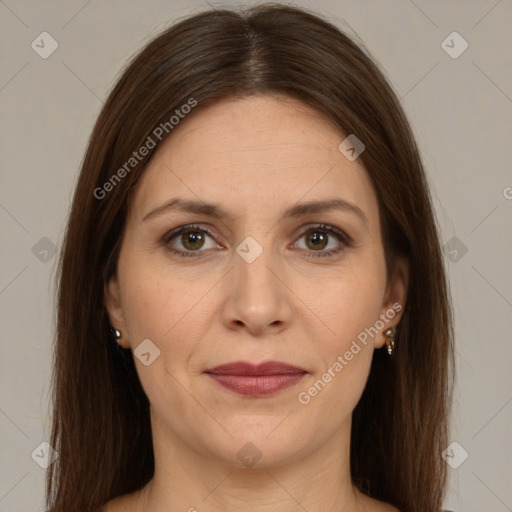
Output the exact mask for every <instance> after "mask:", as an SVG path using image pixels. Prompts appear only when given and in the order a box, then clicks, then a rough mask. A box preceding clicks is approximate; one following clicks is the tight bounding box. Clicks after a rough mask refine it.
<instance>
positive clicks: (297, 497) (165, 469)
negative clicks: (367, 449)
mask: <svg viewBox="0 0 512 512" xmlns="http://www.w3.org/2000/svg"><path fill="white" fill-rule="evenodd" d="M350 422H351V419H350V418H349V419H348V421H347V422H346V424H344V425H342V427H341V428H340V429H339V430H338V431H337V432H336V434H335V435H334V436H333V437H332V439H330V440H328V442H326V443H324V444H322V446H320V447H317V448H316V449H312V450H310V451H309V452H308V453H305V454H303V456H301V457H297V456H294V457H293V460H289V461H288V462H284V463H283V462H282V461H280V463H279V464H277V463H276V464H270V463H267V464H266V465H264V464H262V463H263V461H264V457H263V458H262V460H261V463H259V464H257V465H256V466H254V467H244V468H240V467H235V466H234V465H231V464H229V461H222V460H219V459H218V458H215V457H212V456H207V455H208V454H205V453H204V452H201V453H200V452H198V451H196V450H194V449H193V448H192V447H190V446H189V445H187V444H186V443H185V442H183V440H182V439H178V438H176V437H174V438H171V439H169V432H168V431H167V432H165V435H164V429H160V428H159V426H158V424H155V423H154V424H153V446H154V453H155V473H154V476H153V478H152V480H151V481H150V482H149V483H148V485H147V486H146V487H144V488H143V489H142V490H141V491H140V492H139V493H138V496H137V500H138V501H137V505H136V507H135V508H134V510H137V511H140V512H142V511H143V512H149V511H151V512H164V511H165V512H168V511H170V510H172V511H175V510H176V511H187V512H201V511H202V510H205V509H208V511H209V512H225V511H226V510H251V511H252V512H276V511H279V512H297V510H299V509H302V510H307V511H308V512H320V511H322V512H326V511H341V510H343V511H349V510H350V511H354V512H365V511H366V508H365V501H366V498H365V496H364V495H363V494H362V493H360V492H359V491H358V490H357V489H356V488H355V487H354V486H353V484H352V482H351V478H350V424H351V423H350ZM311 444H312V445H314V440H312V443H311Z"/></svg>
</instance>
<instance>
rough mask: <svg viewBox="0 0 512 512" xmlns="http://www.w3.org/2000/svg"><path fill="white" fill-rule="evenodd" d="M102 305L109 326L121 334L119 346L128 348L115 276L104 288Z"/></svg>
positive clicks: (126, 332)
mask: <svg viewBox="0 0 512 512" xmlns="http://www.w3.org/2000/svg"><path fill="white" fill-rule="evenodd" d="M103 302H104V305H105V309H106V310H107V314H108V317H109V320H110V325H111V326H112V327H113V328H114V329H117V330H118V331H120V332H121V339H120V340H119V344H120V345H121V346H122V347H123V348H129V346H130V345H129V343H128V331H127V329H126V323H125V321H124V313H123V309H122V307H121V293H120V289H119V282H118V279H117V276H115V275H113V276H112V277H111V278H110V279H109V281H108V283H106V284H105V288H104V301H103Z"/></svg>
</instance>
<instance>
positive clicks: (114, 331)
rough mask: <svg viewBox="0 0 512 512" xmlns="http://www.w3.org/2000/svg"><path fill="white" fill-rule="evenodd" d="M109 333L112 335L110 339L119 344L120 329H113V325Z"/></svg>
mask: <svg viewBox="0 0 512 512" xmlns="http://www.w3.org/2000/svg"><path fill="white" fill-rule="evenodd" d="M110 335H111V336H112V339H113V340H114V341H115V342H116V343H117V344H118V345H119V346H121V343H119V340H120V339H121V331H118V330H117V329H114V328H113V327H111V328H110Z"/></svg>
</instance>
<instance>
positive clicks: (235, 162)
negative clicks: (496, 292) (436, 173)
mask: <svg viewBox="0 0 512 512" xmlns="http://www.w3.org/2000/svg"><path fill="white" fill-rule="evenodd" d="M451 315H452V313H451V308H450V305H449V297H448V292H447V282H446V275H445V270H444V266H443V261H442V257H441V251H440V244H439V237H438V232H437V228H436V223H435V217H434V213H433V208H432V205H431V201H430V195H429V191H428V184H427V180H426V177H425V174H424V170H423V167H422V163H421V160H420V156H419V153H418V149H417V147H416V144H415V141H414V139H413V136H412V134H411V129H410V127H409V125H408V122H407V120H406V118H405V116H404V113H403V111H402V109H401V107H400V105H399V102H398V100H397V98H396V96H395V94H394V93H393V92H392V90H391V88H390V86H389V85H388V83H387V82H386V80H385V78H384V77H383V75H382V73H381V72H380V71H379V69H378V68H377V66H376V65H375V64H374V63H373V62H372V60H371V59H370V58H369V57H368V56H367V54H366V53H365V52H364V51H363V50H361V49H360V48H359V47H358V46H357V45H356V44H355V43H354V42H353V41H352V40H351V39H349V38H348V37H347V36H346V35H344V34H343V33H341V32H340V31H339V29H337V28H336V27H334V26H333V25H331V24H330V23H328V22H327V21H325V20H322V19H321V18H319V17H317V16H316V15H314V14H312V13H309V12H306V11H304V10H299V9H297V8H291V7H285V6H279V5H261V6H259V7H255V8H252V9H250V10H249V11H248V12H245V13H243V14H239V13H237V12H233V11H229V10H212V11H208V12H204V13H201V14H198V15H195V16H192V17H190V18H188V19H185V20H183V21H181V22H179V23H177V24H176V25H174V26H173V27H171V28H170V29H168V30H166V31H165V32H164V33H162V34H161V35H159V36H158V37H156V38H155V39H154V40H153V41H151V42H150V43H149V44H148V45H147V46H146V47H145V48H144V49H143V50H142V51H141V52H140V54H139V55H137V56H136V57H135V58H134V59H133V60H132V62H131V63H130V64H129V66H128V67H127V69H126V70H125V71H124V73H123V75H122V76H121V78H120V79H119V81H118V83H117V84H116V86H115V87H114V90H113V91H112V93H111V94H110V96H109V97H108V99H107V101H106V103H105V106H104V108H103V110H102V112H101V114H100V116H99V118H98V121H97V123H96V126H95V128H94V131H93V133H92V136H91V139H90V142H89V146H88V149H87V153H86V155H85V159H84V162H83V165H82V169H81V173H80V177H79V181H78V184H77V187H76V191H75V195H74V199H73V205H72V211H71V214H70V218H69V223H68V227H67V232H66V238H65V243H64V247H63V250H62V254H61V261H60V282H59V297H58V332H57V341H56V350H55V378H54V397H55V399H54V405H53V406H54V419H53V431H52V446H53V447H55V449H56V450H57V451H58V452H59V458H58V460H57V461H56V462H55V463H54V464H53V465H52V466H51V467H50V469H49V471H48V481H47V503H48V505H49V507H50V508H49V510H50V511H51V512H64V511H66V512H69V511H70V510H76V511H94V510H103V511H105V512H117V511H128V512H143V511H151V512H160V511H164V510H165V511H168V510H188V511H190V512H192V511H195V510H197V511H203V510H204V511H206V510H207V511H221V510H222V511H226V510H227V511H229V510H235V509H236V510H239V509H242V510H257V511H262V512H263V511H267V510H272V511H277V510H278V511H280V512H287V511H292V510H293V511H295V510H307V511H309V512H316V511H320V510H333V511H334V510H351V511H366V512H379V511H387V512H390V511H395V512H396V511H401V512H420V511H421V512H439V511H440V510H441V507H442V501H443V497H444V494H445V489H446V470H445V465H444V461H443V460H442V458H441V452H442V451H443V450H444V449H445V448H446V446H447V444H448V441H447V425H448V414H449V406H450V401H451V387H452V379H453V345H452V343H453V342H452V338H453V333H452V317H451ZM100 506H101V508H99V507H100Z"/></svg>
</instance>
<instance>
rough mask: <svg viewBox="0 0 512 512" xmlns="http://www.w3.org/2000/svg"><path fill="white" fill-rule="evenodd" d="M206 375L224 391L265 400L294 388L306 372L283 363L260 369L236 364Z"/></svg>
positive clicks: (216, 368)
mask: <svg viewBox="0 0 512 512" xmlns="http://www.w3.org/2000/svg"><path fill="white" fill-rule="evenodd" d="M205 373H206V374H207V375H208V376H209V377H210V378H212V379H213V380H215V381H216V382H217V383H218V384H220V385H221V386H222V387H224V388H227V389H229V390H231V391H234V392H235V393H238V394H239V395H243V396H247V397H264V396H269V395H273V394H275V393H278V392H279V391H282V390H284V389H286V388H289V387H291V386H295V385H296V384H297V383H298V382H299V381H300V380H301V379H302V378H303V377H304V375H306V374H307V371H306V370H304V369H303V368H299V367H297V366H292V365H290V364H287V363H283V362H280V361H267V362H265V363H262V364H259V365H254V364H252V363H249V362H245V361H236V362H233V363H227V364H223V365H220V366H216V367H215V368H211V369H209V370H206V371H205Z"/></svg>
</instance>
